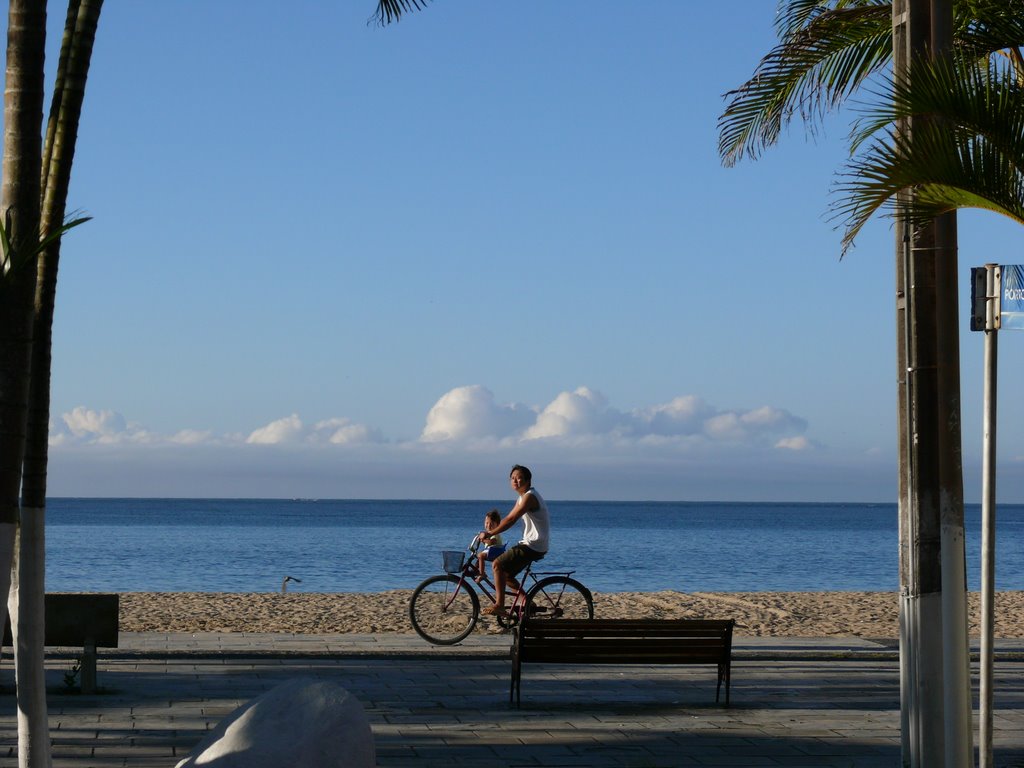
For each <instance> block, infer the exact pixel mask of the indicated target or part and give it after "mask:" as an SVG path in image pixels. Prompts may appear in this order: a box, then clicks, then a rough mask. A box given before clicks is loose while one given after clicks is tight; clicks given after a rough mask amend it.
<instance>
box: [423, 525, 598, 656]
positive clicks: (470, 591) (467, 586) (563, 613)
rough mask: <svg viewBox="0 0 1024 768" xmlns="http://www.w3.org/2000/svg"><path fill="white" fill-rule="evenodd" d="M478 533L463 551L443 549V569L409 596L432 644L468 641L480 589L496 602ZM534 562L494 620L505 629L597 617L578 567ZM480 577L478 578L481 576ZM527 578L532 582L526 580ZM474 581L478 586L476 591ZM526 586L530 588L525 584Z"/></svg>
mask: <svg viewBox="0 0 1024 768" xmlns="http://www.w3.org/2000/svg"><path fill="white" fill-rule="evenodd" d="M479 547H480V542H479V541H478V539H477V537H474V538H473V541H472V542H470V545H469V547H468V548H467V549H468V551H469V555H470V556H469V557H468V558H467V557H466V552H465V551H457V550H443V551H442V552H441V557H442V561H443V565H444V571H445V572H444V573H443V574H441V575H439V576H431V577H430V578H428V579H425V580H424V581H423V582H421V583H420V585H419V586H417V587H416V589H415V590H413V593H412V597H411V598H410V599H409V620H410V621H411V622H412V628H413V629H415V630H416V634H418V635H419V636H420V637H422V638H423V639H424V640H426V641H427V642H428V643H433V644H434V645H454V644H455V643H458V642H461V641H462V640H465V639H466V637H468V636H469V634H470V633H471V632H472V631H473V629H474V628H475V627H476V623H477V620H478V619H479V618H480V597H479V595H477V591H476V590H477V589H479V590H480V594H482V595H484V596H485V597H486V598H487V599H488V600H490V602H491V603H492V604H493V603H495V602H496V597H495V596H496V590H495V586H494V583H493V582H492V581H491V579H490V577H489V576H488V575H487V573H486V572H485V573H482V574H481V573H480V572H479V569H478V568H477V559H476V554H477V550H478V549H479ZM532 566H533V563H531V564H530V565H528V566H527V567H526V569H525V570H524V571H523V572H522V573H520V574H519V577H518V579H519V585H518V587H517V588H516V589H515V590H511V589H508V590H506V592H505V594H506V595H508V596H509V597H511V598H512V602H511V605H509V606H508V613H507V614H506V615H499V616H496V617H495V618H496V619H497V620H498V624H499V625H500V626H502V627H503V628H505V629H508V628H510V627H513V626H515V625H516V624H518V623H519V621H520V620H521V619H522V617H523V616H544V617H549V618H553V619H560V618H561V619H592V618H594V598H593V596H592V595H591V594H590V590H589V589H587V588H586V587H585V586H583V585H582V584H581V583H580V582H578V581H577V580H576V579H573V578H571V576H572V574H574V573H575V571H537V572H534V571H533V569H532ZM478 576H482V578H481V579H480V581H477V580H476V579H477V577H478ZM528 580H529V584H528ZM474 585H475V587H476V589H474ZM526 586H528V588H524V587H526Z"/></svg>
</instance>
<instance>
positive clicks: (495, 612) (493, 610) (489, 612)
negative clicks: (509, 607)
mask: <svg viewBox="0 0 1024 768" xmlns="http://www.w3.org/2000/svg"><path fill="white" fill-rule="evenodd" d="M482 613H483V614H484V615H485V616H500V617H501V618H506V617H507V616H508V611H506V610H505V609H504V608H499V607H498V606H496V605H492V606H491V607H490V608H484V609H483V611H482Z"/></svg>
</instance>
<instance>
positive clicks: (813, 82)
mask: <svg viewBox="0 0 1024 768" xmlns="http://www.w3.org/2000/svg"><path fill="white" fill-rule="evenodd" d="M953 14H954V16H953V18H954V45H955V47H956V49H957V51H958V52H959V53H960V55H961V56H963V57H964V58H965V59H976V60H979V61H980V60H985V59H988V58H990V57H992V54H994V53H996V52H999V51H1003V52H1007V53H1009V54H1010V55H1011V57H1013V58H1014V60H1015V61H1016V63H1017V64H1018V65H1021V64H1022V63H1024V59H1022V58H1021V56H1020V52H1019V47H1020V46H1022V45H1024V0H954V3H953ZM891 16H892V6H891V3H890V2H888V0H782V2H781V3H780V10H779V13H778V16H777V18H776V31H777V33H778V36H779V40H780V42H779V45H777V46H776V47H775V48H773V49H772V50H771V51H770V52H769V53H768V54H767V55H766V56H765V57H764V58H763V59H762V60H761V62H760V63H759V64H758V66H757V69H756V70H755V71H754V75H753V77H751V78H750V80H748V81H747V82H746V83H744V84H743V85H741V86H740V87H739V88H737V89H736V90H734V91H730V92H729V93H727V94H726V99H728V103H727V106H726V109H725V111H724V112H723V113H722V115H721V117H720V118H719V120H718V129H719V141H718V151H719V155H720V156H721V157H722V162H723V163H724V164H725V165H727V166H730V165H734V164H735V163H736V162H738V161H739V160H740V159H742V158H743V157H748V158H751V159H756V158H757V157H758V156H759V155H760V154H761V153H762V152H763V151H764V150H765V149H767V148H768V147H770V146H772V145H774V144H775V143H776V142H777V141H778V138H779V135H780V134H781V132H782V129H783V128H784V127H785V126H786V125H787V124H788V123H789V122H790V121H791V120H792V119H793V118H794V117H795V116H799V117H800V118H801V120H803V121H804V122H805V123H806V124H807V127H808V130H810V131H812V132H813V130H814V128H815V124H816V123H817V122H818V121H819V120H820V119H821V118H822V116H823V115H824V114H825V113H826V112H827V111H829V110H831V109H834V108H836V107H838V106H840V105H841V104H842V103H843V102H844V101H845V100H846V99H847V98H848V97H849V96H850V95H851V94H852V93H853V92H855V91H856V90H857V89H858V88H860V87H861V86H862V85H863V84H864V82H865V81H867V80H868V79H869V78H870V76H871V75H872V74H873V73H875V72H878V71H881V70H883V69H884V68H885V67H887V66H888V64H889V61H890V59H891V55H892V18H891ZM1022 69H1024V68H1022ZM1018 75H1021V76H1024V71H1019V72H1018ZM876 95H877V94H876Z"/></svg>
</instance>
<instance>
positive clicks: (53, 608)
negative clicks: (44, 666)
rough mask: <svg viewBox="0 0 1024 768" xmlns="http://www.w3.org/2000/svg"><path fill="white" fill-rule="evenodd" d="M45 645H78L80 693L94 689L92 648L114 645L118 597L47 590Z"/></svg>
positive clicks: (8, 636)
mask: <svg viewBox="0 0 1024 768" xmlns="http://www.w3.org/2000/svg"><path fill="white" fill-rule="evenodd" d="M43 600H44V611H45V618H44V621H45V622H46V626H45V631H44V633H43V634H44V637H43V644H44V645H45V646H47V647H61V648H81V649H82V666H81V672H80V674H81V688H82V693H94V692H95V691H96V649H97V648H117V630H118V609H119V604H118V596H117V595H116V594H101V593H94V592H88V593H63V592H61V593H56V592H55V593H48V594H46V596H45V597H44V598H43ZM11 643H12V638H11V619H10V617H8V618H7V624H6V626H5V627H4V638H3V644H4V645H11Z"/></svg>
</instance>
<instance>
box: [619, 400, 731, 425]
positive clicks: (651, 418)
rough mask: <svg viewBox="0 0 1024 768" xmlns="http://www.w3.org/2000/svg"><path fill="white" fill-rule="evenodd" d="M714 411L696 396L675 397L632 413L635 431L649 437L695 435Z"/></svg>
mask: <svg viewBox="0 0 1024 768" xmlns="http://www.w3.org/2000/svg"><path fill="white" fill-rule="evenodd" d="M714 412H715V410H714V408H712V407H711V406H710V405H708V404H707V403H706V402H704V401H703V400H702V399H701V398H699V397H697V396H696V395H685V396H683V397H676V398H674V399H672V400H670V401H669V402H667V403H664V404H662V405H655V406H652V407H650V408H643V409H638V410H635V411H633V413H632V416H633V418H634V419H635V420H636V422H637V431H638V432H640V433H643V434H649V435H695V434H700V433H701V432H703V431H704V421H705V420H706V419H708V418H709V417H711V416H712V415H713V414H714Z"/></svg>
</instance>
